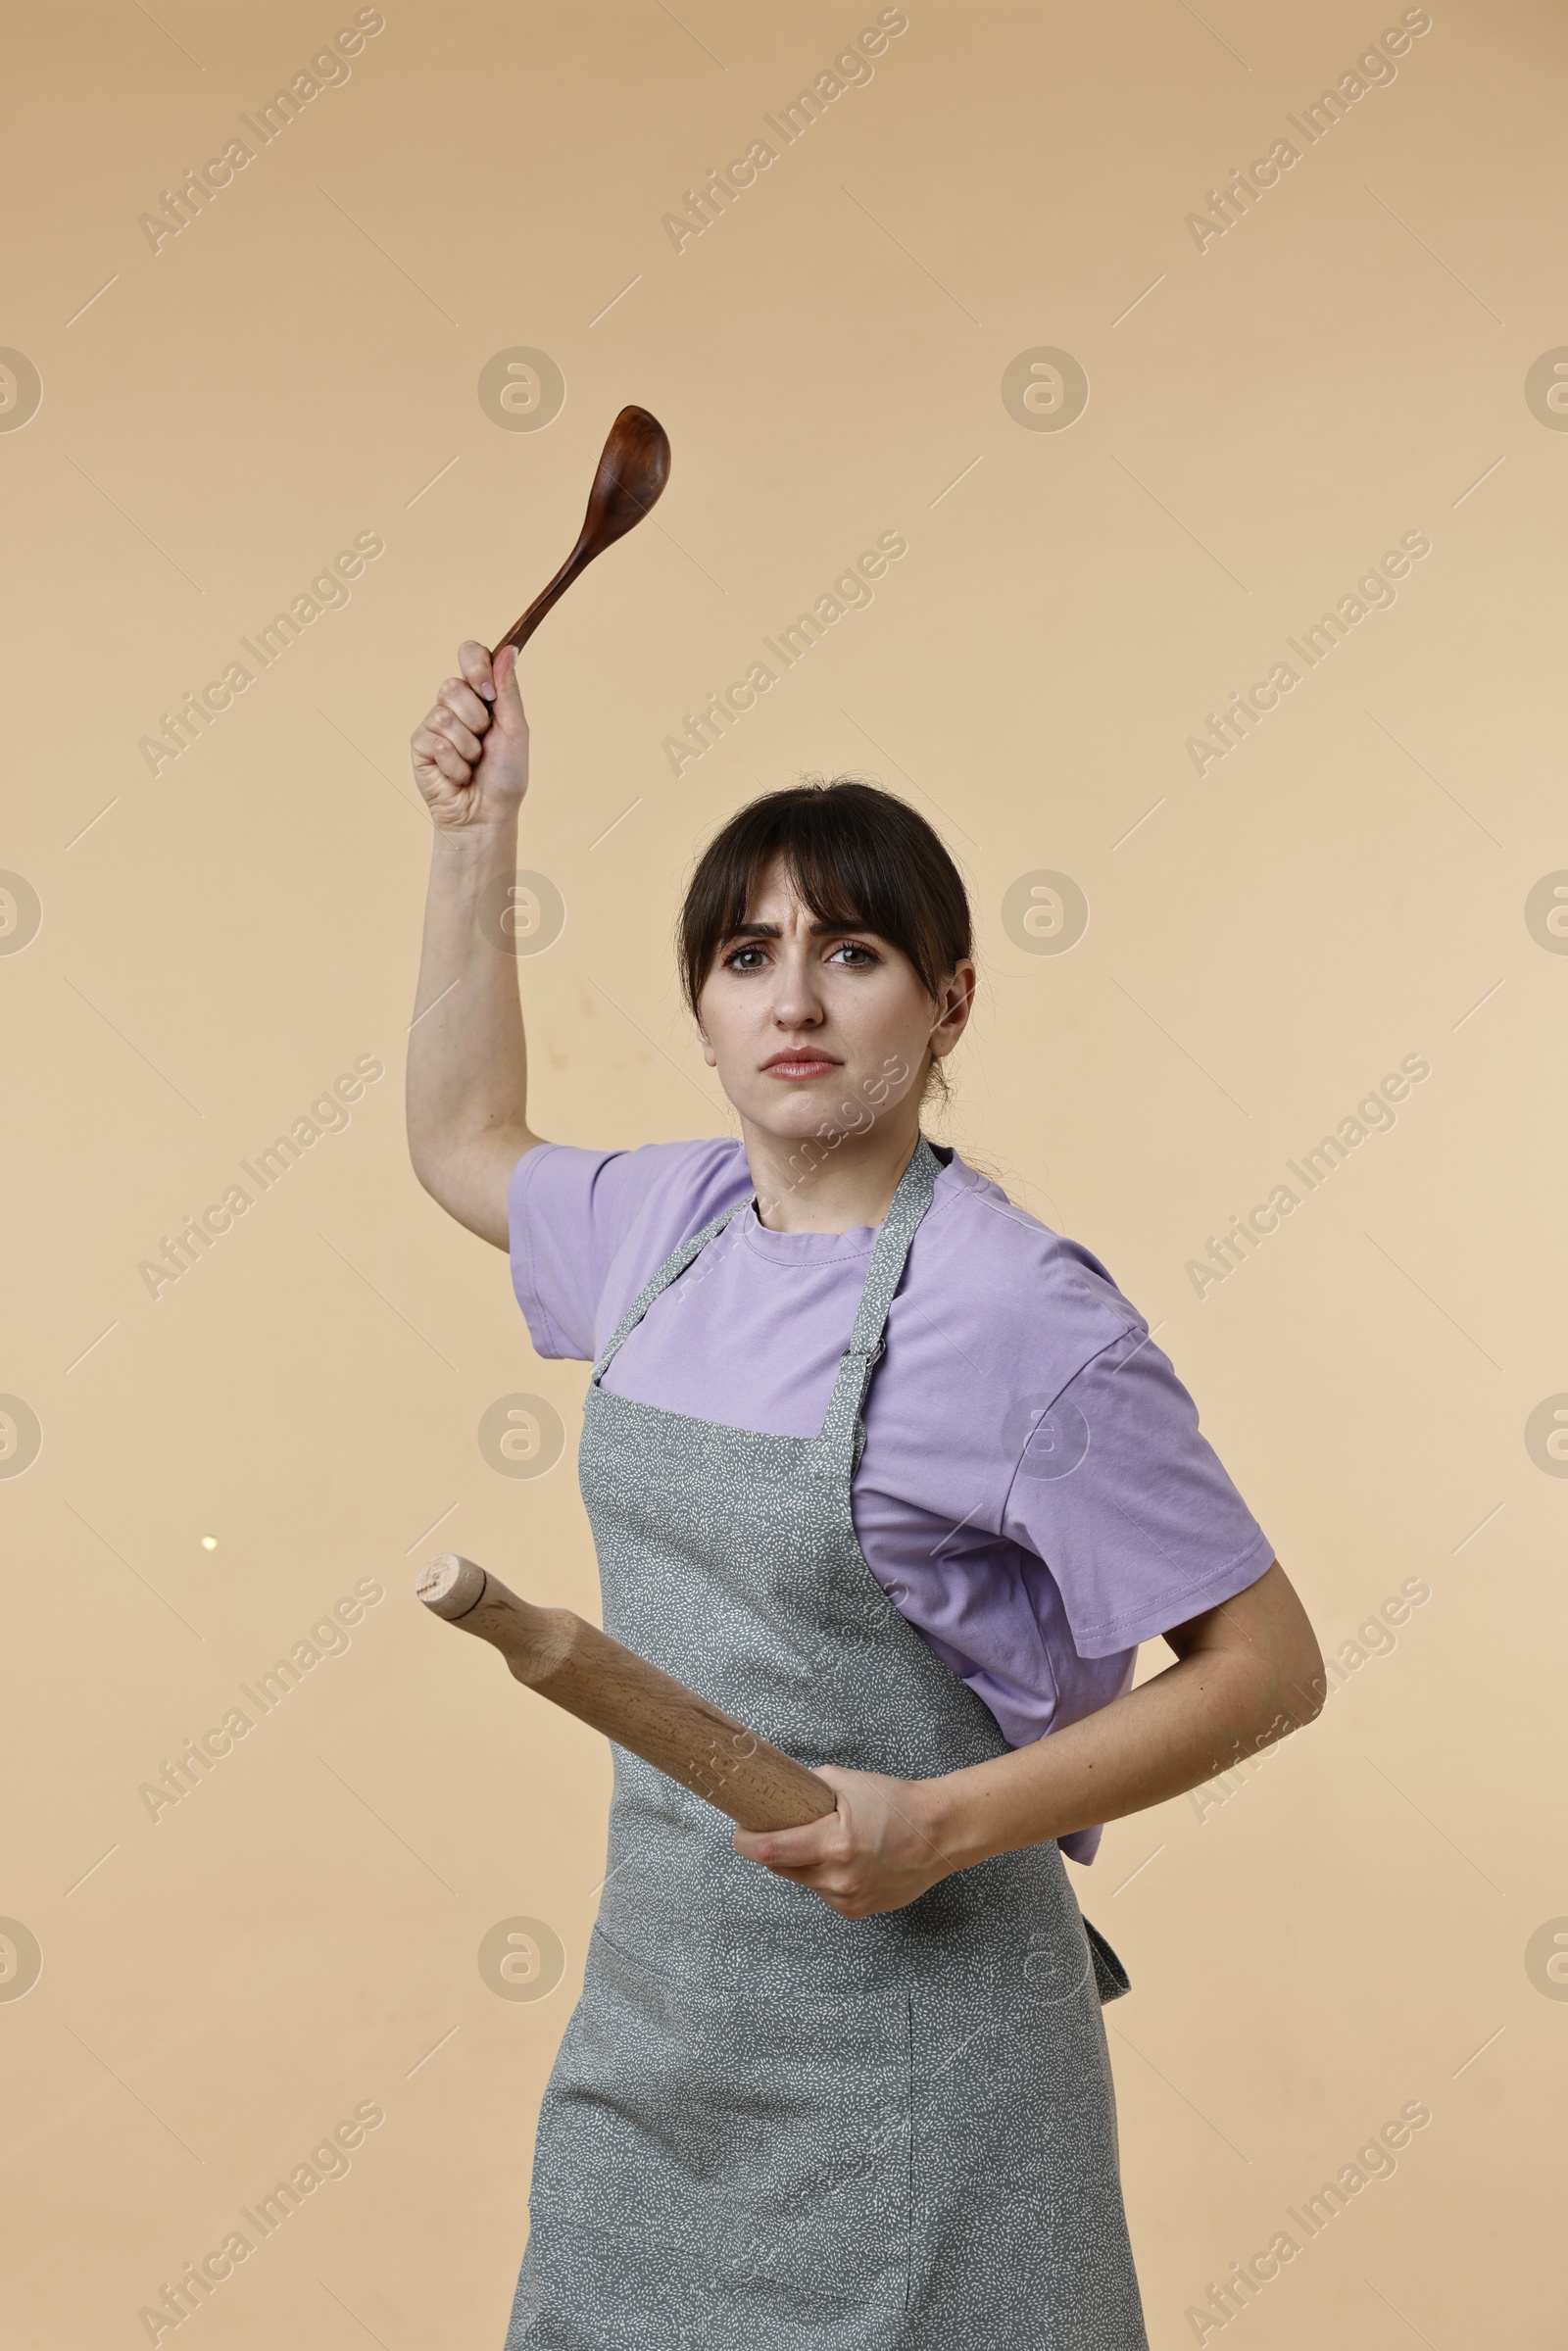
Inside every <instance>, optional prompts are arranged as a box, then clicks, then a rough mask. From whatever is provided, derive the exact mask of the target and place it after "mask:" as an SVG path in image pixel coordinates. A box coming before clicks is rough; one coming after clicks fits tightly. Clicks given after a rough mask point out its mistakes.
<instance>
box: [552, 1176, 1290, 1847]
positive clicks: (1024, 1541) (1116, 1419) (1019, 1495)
mask: <svg viewBox="0 0 1568 2351" xmlns="http://www.w3.org/2000/svg"><path fill="white" fill-rule="evenodd" d="M939 1156H944V1157H946V1159H947V1164H946V1165H945V1166H944V1167H943V1169H942V1171H941V1174H940V1175H939V1176H938V1179H937V1184H936V1191H935V1195H934V1197H933V1199H932V1202H931V1205H930V1208H929V1209H928V1210H927V1212H926V1215H925V1217H924V1218H923V1219H922V1221H921V1224H920V1227H919V1229H918V1231H917V1232H916V1234H915V1237H914V1243H913V1246H912V1248H911V1249H910V1251H909V1260H908V1264H907V1267H906V1269H905V1275H904V1280H903V1282H902V1284H901V1286H900V1289H899V1293H898V1296H897V1297H896V1298H894V1301H893V1305H892V1309H891V1311H890V1313H889V1316H888V1325H887V1352H886V1354H885V1355H884V1356H883V1358H882V1361H881V1362H880V1364H879V1365H878V1366H877V1369H876V1371H875V1373H874V1375H873V1377H872V1381H871V1389H870V1395H869V1398H868V1400H867V1404H866V1410H865V1451H864V1454H863V1456H862V1459H861V1462H860V1466H859V1469H858V1471H857V1473H856V1477H855V1484H854V1489H853V1493H852V1497H851V1498H852V1508H853V1513H854V1519H855V1528H856V1533H857V1534H858V1537H859V1541H860V1547H861V1550H862V1551H863V1553H864V1555H865V1561H866V1564H867V1566H868V1567H869V1568H870V1570H871V1573H872V1575H873V1576H874V1577H875V1578H876V1580H877V1582H878V1583H879V1584H880V1585H881V1586H882V1588H883V1590H884V1591H885V1592H887V1594H888V1596H889V1598H890V1599H891V1600H892V1601H893V1603H894V1605H895V1606H896V1607H897V1608H899V1609H900V1610H901V1612H902V1613H903V1614H904V1615H905V1616H906V1617H907V1619H908V1621H909V1622H910V1623H911V1624H912V1625H913V1626H915V1627H916V1629H917V1630H918V1631H919V1633H920V1634H921V1635H922V1636H923V1637H924V1639H925V1640H926V1641H928V1642H929V1643H930V1646H931V1647H932V1649H933V1650H934V1651H935V1652H936V1654H937V1656H938V1657H940V1658H941V1659H942V1660H943V1661H944V1663H945V1664H947V1665H948V1666H949V1667H951V1669H952V1670H953V1672H954V1673H956V1674H957V1675H958V1676H959V1677H960V1678H961V1679H962V1680H963V1681H965V1682H967V1683H968V1685H969V1687H970V1689H971V1690H974V1691H975V1692H976V1694H977V1695H978V1696H979V1697H981V1698H982V1699H983V1700H984V1702H985V1704H986V1705H987V1706H988V1707H989V1708H990V1710H991V1712H992V1714H993V1715H994V1716H995V1717H996V1719H997V1722H998V1724H999V1725H1000V1726H1001V1729H1002V1731H1003V1734H1004V1736H1005V1738H1006V1739H1008V1740H1009V1741H1010V1742H1011V1744H1012V1745H1014V1746H1023V1745H1026V1744H1027V1743H1028V1742H1029V1741H1030V1740H1032V1739H1039V1738H1040V1737H1041V1736H1042V1735H1043V1734H1044V1733H1046V1732H1048V1731H1052V1730H1056V1729H1059V1728H1061V1727H1062V1726H1064V1725H1065V1724H1068V1723H1074V1722H1078V1721H1080V1720H1081V1719H1082V1718H1083V1716H1085V1715H1087V1714H1092V1713H1093V1712H1094V1711H1095V1710H1096V1708H1097V1707H1101V1706H1103V1705H1105V1704H1107V1703H1108V1702H1109V1700H1110V1699H1112V1698H1114V1697H1117V1696H1119V1695H1120V1694H1121V1692H1122V1691H1123V1690H1126V1689H1128V1688H1129V1687H1130V1685H1131V1682H1132V1675H1133V1665H1134V1660H1135V1657H1136V1654H1137V1649H1138V1644H1139V1642H1140V1641H1149V1640H1151V1639H1152V1638H1153V1636H1154V1635H1155V1634H1158V1633H1162V1632H1164V1631H1165V1630H1166V1628H1167V1627H1168V1626H1171V1625H1179V1624H1182V1623H1184V1622H1185V1621H1186V1620H1187V1619H1188V1618H1189V1617H1194V1616H1197V1615H1199V1614H1200V1613H1201V1611H1202V1610H1203V1609H1205V1608H1212V1607H1214V1606H1216V1605H1217V1604H1218V1602H1219V1601H1221V1600H1226V1599H1230V1598H1231V1597H1232V1596H1233V1595H1234V1594H1235V1593H1236V1592H1242V1591H1244V1590H1245V1589H1246V1587H1247V1586H1248V1585H1250V1584H1253V1583H1255V1582H1256V1581H1257V1579H1258V1577H1259V1576H1261V1575H1263V1574H1264V1573H1265V1571H1266V1570H1267V1568H1268V1566H1269V1564H1270V1562H1271V1560H1272V1559H1273V1556H1274V1552H1273V1546H1272V1545H1271V1543H1269V1540H1268V1538H1267V1537H1266V1536H1265V1535H1264V1534H1263V1532H1262V1530H1261V1529H1260V1528H1259V1526H1258V1524H1257V1521H1256V1520H1255V1519H1254V1518H1253V1517H1252V1515H1251V1513H1250V1510H1249V1509H1248V1507H1247V1505H1246V1503H1245V1502H1244V1501H1243V1500H1242V1497H1241V1495H1240V1494H1238V1493H1237V1491H1236V1488H1235V1487H1234V1486H1233V1485H1232V1483H1231V1481H1230V1479H1229V1478H1228V1477H1227V1476H1226V1474H1225V1471H1224V1469H1223V1468H1222V1467H1221V1465H1220V1462H1219V1460H1218V1457H1217V1456H1216V1454H1215V1452H1214V1450H1213V1448H1212V1446H1211V1445H1209V1443H1208V1441H1207V1439H1206V1438H1205V1437H1203V1436H1202V1435H1201V1433H1200V1430H1199V1426H1198V1411H1197V1407H1196V1406H1195V1405H1194V1403H1193V1400H1192V1397H1191V1396H1189V1395H1188V1393H1187V1391H1186V1389H1185V1388H1184V1387H1183V1386H1182V1383H1181V1381H1180V1380H1179V1379H1178V1378H1177V1376H1176V1373H1175V1371H1174V1369H1173V1368H1172V1366H1171V1364H1170V1361H1169V1359H1168V1358H1167V1357H1166V1356H1165V1355H1164V1354H1162V1353H1161V1351H1160V1349H1159V1348H1158V1347H1156V1346H1155V1345H1154V1344H1153V1342H1152V1339H1151V1338H1150V1336H1149V1327H1148V1324H1147V1323H1146V1322H1145V1321H1144V1319H1143V1317H1142V1316H1141V1315H1140V1314H1139V1313H1138V1311H1137V1309H1136V1307H1134V1306H1132V1305H1130V1304H1129V1303H1128V1301H1127V1299H1126V1298H1123V1297H1122V1295H1121V1292H1120V1291H1119V1290H1118V1289H1117V1288H1116V1285H1115V1283H1114V1282H1113V1281H1112V1280H1111V1278H1110V1275H1109V1274H1108V1273H1107V1272H1106V1270H1105V1268H1104V1266H1103V1265H1102V1264H1101V1263H1100V1261H1099V1259H1098V1258H1097V1257H1094V1256H1092V1255H1091V1254H1090V1252H1089V1251H1088V1249H1084V1248H1082V1247H1080V1245H1079V1244H1078V1243H1077V1242H1075V1241H1067V1240H1063V1239H1062V1238H1061V1237H1060V1236H1059V1235H1057V1234H1055V1233H1053V1232H1051V1231H1050V1230H1049V1229H1048V1228H1047V1227H1046V1226H1045V1225H1043V1224H1041V1223H1039V1222H1038V1220H1037V1219H1036V1218H1035V1217H1033V1216H1030V1215H1028V1214H1026V1213H1025V1211H1024V1210H1023V1209H1022V1208H1017V1207H1014V1206H1013V1204H1012V1202H1011V1201H1010V1200H1008V1199H1007V1197H1006V1195H1005V1193H1004V1192H1003V1191H1002V1190H1001V1189H1000V1187H999V1186H997V1185H996V1184H993V1183H991V1182H989V1181H988V1180H987V1178H986V1177H984V1176H982V1175H978V1174H977V1173H976V1172H975V1170H974V1169H973V1168H970V1167H966V1166H965V1165H964V1164H963V1162H962V1160H961V1159H959V1158H958V1157H957V1156H956V1154H944V1153H940V1152H939ZM752 1190H753V1186H752V1180H751V1176H750V1173H749V1171H748V1168H747V1163H746V1156H745V1153H744V1151H743V1150H742V1148H741V1146H740V1144H739V1143H737V1142H734V1141H731V1140H728V1139H720V1140H714V1141H711V1142H703V1143H654V1144H645V1145H644V1146H643V1147H642V1149H641V1150H638V1151H579V1150H575V1149H571V1148H568V1147H567V1146H565V1145H563V1144H557V1143H546V1144H540V1145H538V1146H536V1148H535V1149H534V1150H533V1151H529V1152H528V1153H527V1155H526V1156H525V1157H524V1158H522V1159H520V1160H519V1161H518V1163H517V1166H516V1169H515V1172H514V1175H513V1178H512V1192H511V1225H512V1279H513V1286H514V1288H515V1291H516V1294H517V1299H518V1303H519V1304H520V1305H521V1307H522V1310H523V1313H524V1314H525V1315H526V1317H527V1321H528V1330H529V1334H530V1336H531V1338H532V1340H533V1344H534V1347H535V1348H536V1349H537V1350H538V1352H539V1353H540V1354H541V1355H560V1356H569V1357H573V1358H576V1359H578V1360H581V1361H585V1362H592V1361H593V1360H594V1359H595V1357H596V1356H597V1355H598V1354H599V1352H600V1351H601V1349H602V1348H603V1347H604V1346H605V1345H606V1343H607V1341H608V1340H609V1338H610V1336H611V1334H612V1332H613V1330H614V1328H615V1326H616V1324H617V1323H618V1322H619V1321H620V1319H621V1317H622V1315H623V1314H624V1313H625V1311H626V1309H627V1307H628V1306H629V1305H630V1303H631V1301H632V1299H633V1298H635V1297H636V1296H637V1293H638V1292H639V1291H640V1290H641V1289H642V1288H643V1286H644V1285H645V1283H647V1282H648V1281H649V1279H650V1278H651V1277H652V1275H653V1274H655V1273H656V1272H657V1271H658V1269H659V1267H660V1266H661V1265H662V1263H663V1261H664V1259H665V1258H666V1257H667V1256H668V1255H669V1253H670V1252H671V1250H672V1249H675V1248H676V1246H677V1245H678V1244H679V1243H680V1242H682V1241H683V1240H685V1239H687V1238H688V1236H689V1235H691V1234H693V1233H696V1232H699V1231H700V1230H701V1229H702V1227H703V1226H704V1225H706V1224H708V1223H709V1222H710V1221H711V1219H712V1218H713V1217H715V1216H717V1215H718V1214H719V1213H720V1212H721V1211H722V1210H723V1209H725V1208H727V1207H730V1206H731V1205H732V1204H733V1203H734V1202H735V1201H736V1200H749V1199H750V1197H751V1194H752ZM875 1240H876V1231H875V1228H874V1227H872V1226H869V1225H862V1226H858V1227H857V1228H856V1229H855V1230H854V1231H852V1232H848V1233H775V1232H772V1231H770V1230H769V1229H768V1228H767V1227H766V1226H764V1225H761V1224H760V1223H759V1222H758V1218H757V1212H756V1210H755V1208H753V1207H748V1208H746V1209H745V1210H743V1212H742V1213H741V1214H740V1215H739V1216H737V1217H735V1218H734V1219H733V1220H732V1221H731V1223H730V1224H729V1225H727V1226H726V1227H725V1229H724V1231H723V1232H722V1233H721V1234H720V1235H719V1237H718V1239H717V1240H716V1241H713V1242H711V1243H710V1244H709V1246H708V1248H707V1249H705V1250H704V1251H703V1253H702V1255H701V1256H700V1257H699V1258H698V1259H697V1260H696V1262H695V1263H694V1264H693V1265H691V1266H690V1267H688V1269H687V1271H686V1272H685V1273H684V1274H683V1275H682V1276H681V1277H680V1279H679V1280H678V1281H676V1282H674V1283H672V1284H671V1285H670V1287H669V1288H668V1289H667V1290H665V1291H664V1292H663V1293H662V1296H661V1297H660V1298H657V1299H656V1300H655V1301H654V1304H653V1305H652V1306H651V1307H650V1309H649V1311H648V1313H647V1314H646V1315H645V1316H644V1317H643V1320H642V1321H641V1322H640V1323H639V1324H638V1326H637V1328H636V1329H635V1330H634V1331H633V1332H632V1334H631V1336H630V1338H628V1339H627V1340H626V1342H625V1344H624V1345H623V1346H622V1347H621V1349H620V1351H619V1353H618V1354H617V1355H616V1356H615V1359H614V1361H613V1364H612V1365H611V1367H610V1370H609V1372H608V1373H607V1374H606V1377H605V1386H606V1387H607V1388H610V1389H613V1390H614V1391H615V1392H616V1394H618V1395H621V1396H632V1397H635V1398H636V1399H637V1400H638V1401H639V1402H642V1403H647V1404H655V1405H660V1406H662V1408H663V1409H664V1410H666V1411H670V1412H685V1413H690V1414H692V1415H693V1416H694V1417H695V1418H697V1419H700V1420H710V1421H721V1422H724V1423H727V1424H728V1425H729V1426H731V1427H735V1428H745V1429H759V1430H764V1431H767V1432H769V1433H770V1434H774V1435H779V1436H786V1437H813V1436H815V1434H816V1433H817V1431H818V1429H819V1428H820V1427H821V1425H822V1421H823V1417H824V1415H825V1414H826V1411H827V1404H828V1397H829V1396H830V1394H831V1393H832V1388H833V1381H834V1377H835V1375H836V1373H837V1370H838V1364H839V1357H840V1355H841V1354H842V1353H843V1351H844V1348H845V1347H847V1346H848V1344H849V1337H850V1330H851V1326H852V1325H853V1323H854V1320H855V1309H856V1306H857V1303H858V1299H859V1295H860V1289H861V1285H862V1284H863V1282H864V1280H865V1275H866V1268H867V1266H868V1264H869V1262H870V1256H871V1249H872V1247H873V1245H874V1243H875ZM1099 1841H1100V1831H1099V1830H1098V1829H1083V1830H1079V1831H1078V1832H1076V1834H1074V1835H1072V1836H1069V1837H1063V1838H1062V1839H1061V1846H1062V1850H1063V1851H1064V1852H1066V1853H1070V1854H1071V1855H1072V1857H1073V1858H1074V1859H1075V1860H1078V1861H1084V1862H1087V1861H1090V1860H1092V1859H1093V1858H1094V1853H1095V1849H1096V1847H1097V1845H1098V1844H1099Z"/></svg>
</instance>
